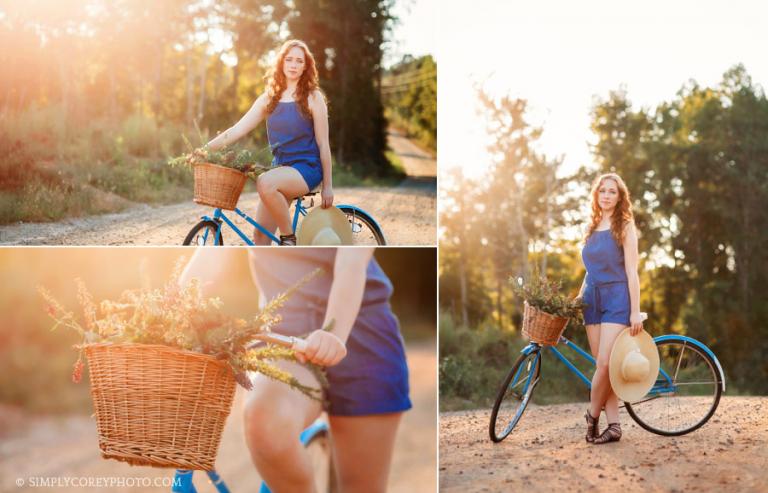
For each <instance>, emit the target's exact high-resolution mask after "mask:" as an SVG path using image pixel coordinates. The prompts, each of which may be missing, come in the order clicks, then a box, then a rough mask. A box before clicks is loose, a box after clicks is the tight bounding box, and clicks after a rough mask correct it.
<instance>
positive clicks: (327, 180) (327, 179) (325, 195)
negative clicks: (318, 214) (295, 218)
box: [309, 91, 333, 208]
mask: <svg viewBox="0 0 768 493" xmlns="http://www.w3.org/2000/svg"><path fill="white" fill-rule="evenodd" d="M309 104H310V107H311V110H312V121H313V122H314V126H315V140H316V141H317V147H318V149H319V150H320V163H321V165H322V166H323V187H322V190H321V191H320V196H321V197H322V207H323V208H328V207H330V206H332V205H333V174H332V172H331V168H332V166H333V162H332V159H331V145H330V140H329V137H328V106H327V105H326V104H325V98H324V97H323V94H322V93H321V92H320V91H315V92H314V93H312V95H311V97H310V99H309Z"/></svg>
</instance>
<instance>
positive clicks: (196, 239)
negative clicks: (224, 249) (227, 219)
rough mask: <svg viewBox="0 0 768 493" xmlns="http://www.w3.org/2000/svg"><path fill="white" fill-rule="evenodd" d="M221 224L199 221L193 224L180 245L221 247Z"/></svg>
mask: <svg viewBox="0 0 768 493" xmlns="http://www.w3.org/2000/svg"><path fill="white" fill-rule="evenodd" d="M220 229H221V224H219V223H217V222H216V221H200V222H199V223H197V224H195V227H193V228H192V229H191V230H189V233H188V234H187V237H186V238H184V243H182V245H184V246H187V245H192V246H204V245H216V246H221V245H223V244H224V238H223V236H222V235H221V233H220V232H219V230H220Z"/></svg>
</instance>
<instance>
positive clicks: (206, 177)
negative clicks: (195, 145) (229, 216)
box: [194, 163, 248, 211]
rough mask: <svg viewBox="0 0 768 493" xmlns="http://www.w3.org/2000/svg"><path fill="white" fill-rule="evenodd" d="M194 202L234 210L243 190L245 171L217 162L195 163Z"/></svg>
mask: <svg viewBox="0 0 768 493" xmlns="http://www.w3.org/2000/svg"><path fill="white" fill-rule="evenodd" d="M194 168H195V198H194V200H195V202H197V203H198V204H202V205H209V206H211V207H218V208H220V209H226V210H230V211H231V210H234V209H235V207H236V206H237V201H238V199H239V198H240V194H241V193H242V192H243V187H244V186H245V181H246V179H247V178H248V177H247V176H246V175H245V173H242V172H240V171H237V170H236V169H232V168H225V167H224V166H219V165H217V164H210V163H199V164H195V167H194Z"/></svg>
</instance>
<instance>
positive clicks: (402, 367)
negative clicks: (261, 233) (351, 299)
mask: <svg viewBox="0 0 768 493" xmlns="http://www.w3.org/2000/svg"><path fill="white" fill-rule="evenodd" d="M336 251H337V250H336V249H335V248H270V249H263V248H256V249H252V251H250V254H249V260H250V263H251V267H252V272H253V274H254V278H255V281H256V284H257V285H258V287H259V289H260V290H261V293H262V295H263V297H262V300H265V299H266V300H269V299H272V298H273V297H274V296H275V295H277V294H279V293H281V292H283V291H285V290H286V289H287V288H289V287H290V286H291V285H293V284H294V283H296V281H298V280H299V279H301V278H302V277H304V276H305V275H307V274H308V273H309V272H311V271H313V270H314V269H316V268H317V267H322V268H323V269H324V270H325V274H323V275H321V276H319V277H316V278H315V279H313V280H312V281H311V282H309V283H307V284H305V285H304V286H303V287H302V288H301V289H299V290H298V291H297V292H295V293H294V294H293V295H292V296H291V297H290V299H288V301H287V302H286V303H285V305H283V308H281V309H280V315H281V316H282V320H281V321H280V323H279V324H277V325H276V326H275V327H273V329H272V330H273V331H274V332H277V333H280V334H285V335H293V336H299V335H305V334H307V333H309V332H311V331H313V330H316V329H319V328H320V327H321V326H322V323H323V319H324V317H325V309H326V306H327V304H328V294H329V292H330V289H331V282H332V280H333V266H334V262H335V261H336ZM392 290H393V288H392V283H391V282H390V280H389V278H387V276H386V274H385V273H384V271H383V270H382V269H381V267H379V264H378V263H377V262H376V260H375V259H371V262H370V263H369V264H368V268H367V270H366V282H365V292H364V294H363V301H362V304H361V306H360V312H359V313H358V316H357V320H355V324H354V325H353V327H352V330H351V331H350V333H349V337H348V339H347V356H346V357H345V358H344V359H343V360H341V362H340V363H339V364H338V365H336V366H331V367H329V368H328V370H327V375H328V382H329V384H330V386H329V389H328V394H327V396H326V397H327V399H328V401H329V403H330V405H329V409H328V412H329V414H331V415H335V416H360V415H369V414H380V413H394V412H400V411H405V410H407V409H410V408H411V401H410V399H409V397H408V394H409V387H408V366H407V364H406V359H405V348H404V345H403V338H402V336H401V335H400V326H399V323H398V320H397V317H395V315H394V314H393V313H392V309H391V307H390V305H389V298H390V297H391V296H392Z"/></svg>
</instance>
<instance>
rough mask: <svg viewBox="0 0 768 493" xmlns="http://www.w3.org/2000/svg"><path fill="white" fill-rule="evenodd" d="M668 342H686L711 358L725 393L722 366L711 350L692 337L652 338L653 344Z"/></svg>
mask: <svg viewBox="0 0 768 493" xmlns="http://www.w3.org/2000/svg"><path fill="white" fill-rule="evenodd" d="M669 340H683V341H685V342H688V343H690V344H691V346H696V347H697V348H698V349H701V350H702V351H704V352H705V353H707V355H708V356H709V357H710V358H712V360H713V361H714V362H715V365H716V366H717V370H718V371H719V372H720V379H721V381H720V383H721V384H722V387H723V392H725V372H724V371H723V366H722V365H721V364H720V360H719V359H717V356H715V353H713V352H712V350H711V349H709V348H708V347H707V346H706V345H705V344H704V343H703V342H700V341H697V340H696V339H694V338H693V337H688V336H681V335H677V334H667V335H663V336H658V337H654V338H653V342H661V341H669Z"/></svg>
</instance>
